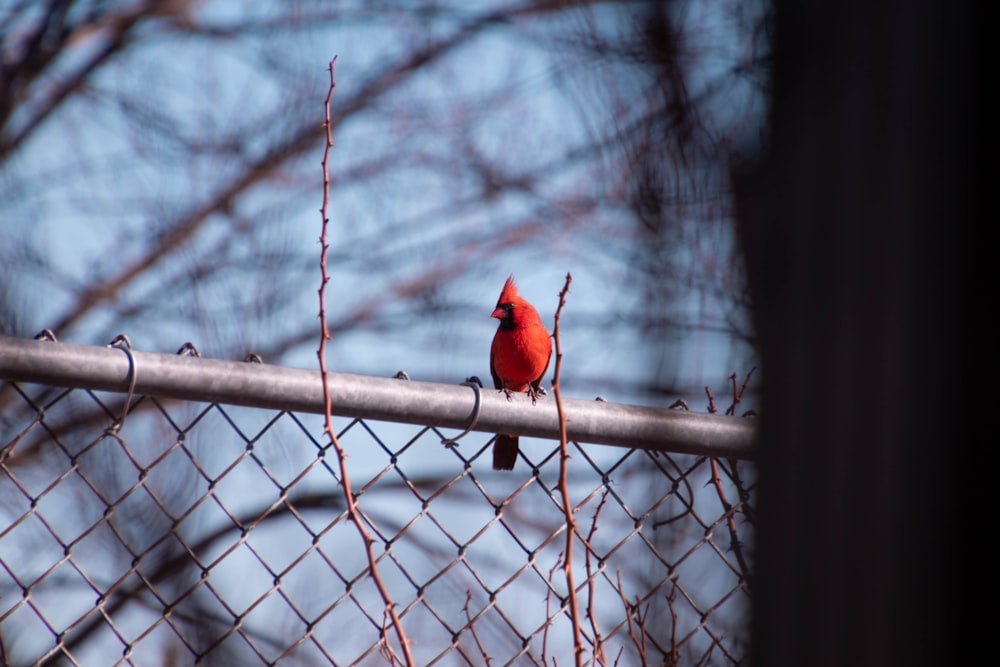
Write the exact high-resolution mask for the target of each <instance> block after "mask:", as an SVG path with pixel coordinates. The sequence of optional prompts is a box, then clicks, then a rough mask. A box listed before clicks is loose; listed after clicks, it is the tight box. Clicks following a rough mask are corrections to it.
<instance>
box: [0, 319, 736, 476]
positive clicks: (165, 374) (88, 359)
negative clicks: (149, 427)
mask: <svg viewBox="0 0 1000 667" xmlns="http://www.w3.org/2000/svg"><path fill="white" fill-rule="evenodd" d="M130 354H131V357H132V361H133V362H134V366H133V365H132V364H131V363H130V359H129V354H127V353H125V351H123V350H121V349H116V348H111V347H97V346H88V345H78V344H73V343H56V342H51V341H44V340H29V339H22V338H11V337H7V336H0V379H2V380H9V381H17V382H35V383H41V384H48V385H55V386H60V387H75V388H86V389H92V390H99V391H111V392H121V393H126V392H128V390H129V386H130V382H131V381H132V380H134V382H135V386H134V391H135V394H136V395H151V396H159V397H163V398H174V399H183V400H189V401H204V402H211V403H223V404H230V405H244V406H251V407H259V408H269V409H273V410H287V411H290V412H310V413H322V412H323V410H324V405H323V388H322V384H321V380H320V373H319V371H314V370H306V369H301V368H289V367H283V366H272V365H267V364H257V363H247V362H239V361H223V360H220V359H207V358H201V357H191V356H182V355H176V354H161V353H154V352H140V351H131V352H130ZM130 368H132V370H131V371H130ZM133 374H134V375H133ZM328 377H329V383H330V391H331V398H332V412H333V414H334V415H337V416H342V417H356V418H366V419H378V420H383V421H391V422H404V423H410V424H421V425H426V426H438V427H444V428H457V429H465V428H469V427H470V425H471V430H475V431H482V432H486V433H496V432H503V433H511V434H518V435H525V436H534V437H539V438H547V439H555V440H558V439H559V419H558V415H557V412H556V403H555V399H554V397H553V396H551V395H550V396H547V397H544V398H541V399H540V400H539V401H538V402H537V403H536V404H535V405H532V404H531V401H530V400H529V399H528V397H527V395H525V394H518V395H514V396H513V397H512V400H509V401H508V400H507V399H506V398H505V397H504V396H503V394H501V393H500V392H497V391H494V390H493V389H492V388H486V389H483V390H481V391H480V392H478V394H479V395H478V396H477V391H476V389H475V388H473V387H469V386H464V385H449V384H441V383H434V382H417V381H412V380H400V379H396V378H381V377H372V376H367V375H353V374H349V373H329V374H328ZM477 404H478V405H479V410H478V416H476V405H477ZM563 407H564V410H565V412H566V416H567V424H566V426H567V434H568V437H569V439H570V440H575V441H577V442H590V443H598V444H604V445H614V446H618V447H628V448H640V449H647V450H655V451H661V452H677V453H686V454H699V455H705V456H717V457H727V458H737V459H751V458H753V457H754V443H755V432H756V429H755V424H754V421H755V420H753V419H746V418H741V417H726V416H722V415H711V414H702V413H695V412H688V411H679V410H671V409H669V408H653V407H645V406H639V405H628V404H623V403H609V402H604V401H596V400H595V401H587V400H581V399H566V398H564V399H563Z"/></svg>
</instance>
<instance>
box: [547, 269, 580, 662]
mask: <svg viewBox="0 0 1000 667" xmlns="http://www.w3.org/2000/svg"><path fill="white" fill-rule="evenodd" d="M571 282H573V276H571V275H570V274H568V273H567V274H566V282H565V284H563V288H562V291H561V292H559V307H558V308H556V317H555V326H554V327H553V328H552V336H553V337H554V338H555V342H556V369H555V372H554V373H553V376H552V393H553V394H555V397H556V410H557V411H558V413H559V443H560V454H559V490H560V491H561V492H562V502H563V511H565V513H566V560H565V562H564V563H563V569H564V570H565V571H566V588H567V595H568V596H569V613H570V618H571V619H572V621H573V657H574V658H575V661H576V667H583V638H582V636H581V634H580V605H579V603H578V601H577V599H576V586H575V585H574V583H573V539H574V538H575V537H576V534H577V525H576V519H575V518H574V517H573V505H572V504H571V503H570V498H569V482H568V481H567V479H566V467H567V466H566V464H567V462H568V461H569V444H568V438H567V436H566V413H565V412H563V404H562V392H561V391H560V389H559V371H560V370H561V368H562V348H561V347H560V345H559V316H560V315H561V314H562V309H563V306H565V305H566V294H567V293H568V292H569V284H570V283H571Z"/></svg>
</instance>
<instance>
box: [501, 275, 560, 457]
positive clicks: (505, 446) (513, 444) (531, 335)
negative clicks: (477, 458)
mask: <svg viewBox="0 0 1000 667" xmlns="http://www.w3.org/2000/svg"><path fill="white" fill-rule="evenodd" d="M492 317H495V318H497V319H498V320H500V326H499V327H497V332H496V335H495V336H493V346H492V347H491V348H490V374H491V375H493V384H494V386H495V387H496V388H497V389H502V390H503V391H504V392H506V394H507V397H508V398H510V394H511V392H514V391H526V392H528V394H529V395H530V396H531V401H532V402H534V401H535V398H536V397H537V396H538V392H539V391H540V385H541V383H542V378H544V377H545V371H547V370H548V368H549V357H551V356H552V338H550V337H549V332H548V331H546V329H545V325H544V324H542V318H540V317H539V316H538V311H537V310H535V308H534V306H532V305H531V304H530V303H528V302H527V301H525V300H524V299H522V298H521V296H520V295H519V294H518V293H517V283H515V282H514V276H510V277H509V278H507V282H506V283H504V286H503V291H501V292H500V298H499V299H497V307H496V310H494V311H493V315H492ZM516 461H517V436H516V435H502V434H497V441H496V444H495V445H494V446H493V469H494V470H513V469H514V463H515V462H516Z"/></svg>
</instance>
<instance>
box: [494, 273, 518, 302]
mask: <svg viewBox="0 0 1000 667" xmlns="http://www.w3.org/2000/svg"><path fill="white" fill-rule="evenodd" d="M518 296H520V295H519V294H518V293H517V283H516V282H514V274H513V273H512V274H510V276H509V277H508V278H507V282H505V283H504V284H503V290H501V291H500V298H499V299H497V304H501V303H513V302H514V300H516V299H517V297H518Z"/></svg>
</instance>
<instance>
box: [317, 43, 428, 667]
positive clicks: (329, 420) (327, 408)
mask: <svg viewBox="0 0 1000 667" xmlns="http://www.w3.org/2000/svg"><path fill="white" fill-rule="evenodd" d="M335 62H337V57H336V56H334V57H333V60H331V61H330V65H329V71H330V88H329V90H328V91H327V94H326V121H325V122H324V124H323V128H324V130H325V131H326V148H325V149H324V151H323V162H322V165H323V206H322V207H321V208H320V214H321V215H322V216H323V229H322V232H321V233H320V237H319V242H320V248H321V250H320V260H319V265H320V272H321V274H322V281H321V283H320V287H319V320H320V330H321V335H320V341H319V350H317V352H316V356H318V357H319V370H320V376H321V377H322V380H323V405H324V411H323V412H324V417H323V432H324V433H326V435H327V437H328V438H329V440H330V446H332V447H333V448H334V450H336V452H337V460H338V462H339V464H340V483H341V485H342V487H343V489H344V501H345V503H346V505H347V516H348V518H349V519H350V520H351V523H353V524H354V525H355V526H356V527H357V529H358V534H359V535H360V536H361V541H362V542H364V544H365V554H366V556H367V557H368V570H369V572H370V573H371V577H372V580H373V581H374V582H375V587H376V588H377V589H378V592H379V595H380V596H381V597H382V602H383V604H384V605H385V612H384V613H385V615H386V616H387V617H388V619H389V623H390V624H391V625H392V627H393V629H394V630H395V631H396V638H397V639H398V640H399V647H400V649H401V650H402V652H403V657H404V659H405V664H406V665H407V667H413V666H414V665H416V663H415V662H414V660H413V654H412V652H411V651H410V642H409V640H408V639H407V637H406V633H405V631H404V630H403V623H402V622H401V621H400V618H399V614H398V613H397V611H396V604H395V603H394V602H393V600H392V597H391V596H390V595H389V590H388V589H387V588H386V586H385V582H384V581H383V580H382V577H381V575H380V574H379V571H378V560H377V559H376V557H375V551H374V549H373V548H372V545H373V544H374V540H373V539H372V537H371V534H370V533H369V532H368V529H367V528H365V524H364V522H363V521H362V520H361V513H360V512H359V510H358V507H357V504H356V502H355V497H354V493H353V492H352V491H351V480H350V477H349V476H348V473H347V454H346V453H345V452H344V448H343V447H341V445H340V440H338V438H337V434H336V433H335V432H334V430H333V409H332V400H331V397H330V384H329V381H328V375H327V370H326V343H327V341H328V340H330V338H331V336H330V330H329V328H328V326H327V322H326V285H327V283H329V282H330V274H329V272H328V271H327V266H326V258H327V251H328V250H329V248H330V245H329V243H328V242H327V229H328V228H329V225H330V218H329V216H328V215H327V208H328V206H329V203H330V169H329V163H330V149H331V148H333V145H334V144H333V130H332V125H331V122H330V101H331V100H332V99H333V89H334V88H335V87H336V86H337V81H336V79H335V78H334V75H333V64H334V63H335ZM382 641H383V642H384V643H383V653H384V655H385V657H386V659H387V660H389V661H390V662H391V663H392V664H396V663H397V662H401V661H400V660H399V657H398V656H397V655H396V652H395V650H393V648H392V646H391V645H390V644H389V641H388V639H387V637H386V633H385V632H384V631H383V633H382Z"/></svg>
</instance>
